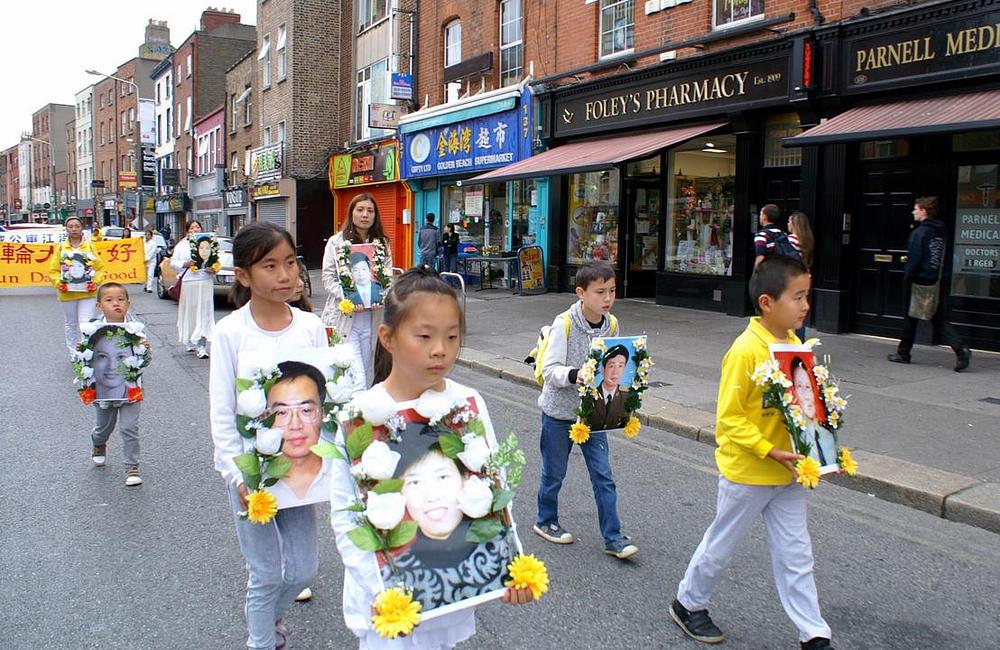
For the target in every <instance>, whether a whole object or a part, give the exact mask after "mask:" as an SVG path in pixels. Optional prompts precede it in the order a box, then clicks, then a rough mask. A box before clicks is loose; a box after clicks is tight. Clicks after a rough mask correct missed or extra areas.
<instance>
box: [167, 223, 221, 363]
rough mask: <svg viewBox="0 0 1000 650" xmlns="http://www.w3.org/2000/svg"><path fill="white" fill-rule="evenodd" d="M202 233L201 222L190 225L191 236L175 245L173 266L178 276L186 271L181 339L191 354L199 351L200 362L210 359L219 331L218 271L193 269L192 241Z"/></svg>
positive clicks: (180, 308)
mask: <svg viewBox="0 0 1000 650" xmlns="http://www.w3.org/2000/svg"><path fill="white" fill-rule="evenodd" d="M201 231H202V229H201V224H200V223H199V222H197V221H189V222H188V224H187V237H186V238H184V239H182V240H180V241H179V242H177V245H176V246H174V253H173V255H171V256H170V266H172V267H173V268H174V270H175V271H177V272H178V273H181V272H184V279H183V281H182V283H181V300H180V304H179V305H178V306H177V336H178V339H179V340H180V342H181V343H183V344H184V346H185V347H186V348H187V350H188V352H196V353H197V355H198V358H199V359H207V358H208V345H209V343H210V342H211V341H212V331H213V330H214V328H215V294H214V289H213V285H214V284H215V272H213V271H212V270H211V269H205V270H198V269H193V268H191V267H193V266H196V264H195V262H194V261H193V260H192V259H191V238H192V237H193V236H194V235H196V234H198V233H200V232H201Z"/></svg>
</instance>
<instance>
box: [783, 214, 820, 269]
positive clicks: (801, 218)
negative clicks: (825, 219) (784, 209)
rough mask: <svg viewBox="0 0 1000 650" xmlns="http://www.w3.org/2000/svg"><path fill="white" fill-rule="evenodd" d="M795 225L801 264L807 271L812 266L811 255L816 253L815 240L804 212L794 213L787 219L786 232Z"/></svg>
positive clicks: (790, 230)
mask: <svg viewBox="0 0 1000 650" xmlns="http://www.w3.org/2000/svg"><path fill="white" fill-rule="evenodd" d="M792 224H795V229H794V230H795V233H794V234H795V237H796V239H798V240H799V250H800V251H801V253H802V263H803V264H805V265H806V268H807V269H811V268H812V265H813V255H815V253H816V238H815V237H814V236H813V229H812V224H811V223H809V217H807V216H806V213H805V212H799V211H797V210H796V211H795V212H793V213H792V214H791V216H789V217H788V231H789V232H792Z"/></svg>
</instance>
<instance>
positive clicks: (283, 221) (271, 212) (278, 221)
mask: <svg viewBox="0 0 1000 650" xmlns="http://www.w3.org/2000/svg"><path fill="white" fill-rule="evenodd" d="M287 205H288V202H287V201H286V200H285V199H270V200H265V201H257V220H258V221H270V222H271V223H273V224H275V225H276V226H280V227H282V228H286V229H287V228H288V209H287Z"/></svg>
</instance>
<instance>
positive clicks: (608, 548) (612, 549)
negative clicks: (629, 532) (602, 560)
mask: <svg viewBox="0 0 1000 650" xmlns="http://www.w3.org/2000/svg"><path fill="white" fill-rule="evenodd" d="M604 552H605V553H607V554H608V555H614V556H615V557H616V558H618V559H619V560H627V559H629V558H630V557H632V556H633V555H635V554H636V553H638V552H639V547H638V546H636V545H635V544H632V543H630V542H629V541H628V538H627V537H623V538H622V539H619V540H615V541H613V542H608V543H607V544H605V545H604Z"/></svg>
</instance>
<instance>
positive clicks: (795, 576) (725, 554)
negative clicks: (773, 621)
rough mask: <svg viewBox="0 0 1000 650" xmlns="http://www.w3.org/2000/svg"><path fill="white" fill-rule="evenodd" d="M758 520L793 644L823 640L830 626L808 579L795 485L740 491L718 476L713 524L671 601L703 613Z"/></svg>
mask: <svg viewBox="0 0 1000 650" xmlns="http://www.w3.org/2000/svg"><path fill="white" fill-rule="evenodd" d="M758 515H760V516H762V517H763V518H764V527H765V529H766V530H767V545H768V547H769V548H770V550H771V569H772V571H773V572H774V584H775V586H776V587H777V588H778V596H779V597H780V598H781V605H782V606H783V607H784V608H785V613H787V614H788V617H789V618H790V619H792V623H794V624H795V627H797V628H798V629H799V639H800V640H801V641H808V640H809V639H812V638H814V637H818V636H819V637H824V638H827V639H829V638H830V626H829V625H827V624H826V621H825V620H823V616H822V615H821V614H820V611H819V597H818V596H817V594H816V581H815V579H814V578H813V555H812V541H811V540H810V539H809V529H808V526H807V524H806V489H805V488H804V487H802V486H801V485H799V484H798V483H791V484H789V485H780V486H769V485H744V484H742V483H733V482H732V481H729V480H728V479H726V478H725V477H724V476H719V494H718V497H717V503H716V512H715V520H714V521H712V523H711V525H710V526H709V527H708V530H706V531H705V536H704V537H703V538H702V540H701V544H699V545H698V548H697V549H696V550H695V552H694V555H693V556H692V557H691V562H690V563H689V564H688V568H687V571H686V572H685V573H684V579H683V580H681V583H680V585H679V586H678V587H677V600H678V601H680V603H681V605H684V607H686V608H687V609H689V610H691V611H697V610H699V609H706V608H707V607H708V604H709V600H710V599H711V596H712V591H713V590H714V589H715V584H716V582H718V580H719V575H720V574H721V573H722V570H723V569H725V568H726V565H727V564H728V563H729V560H730V558H732V556H733V553H735V552H736V547H737V546H738V545H739V543H740V542H741V541H742V540H743V538H744V537H746V534H747V531H749V530H750V526H751V525H752V524H753V522H754V520H755V519H757V516H758Z"/></svg>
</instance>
